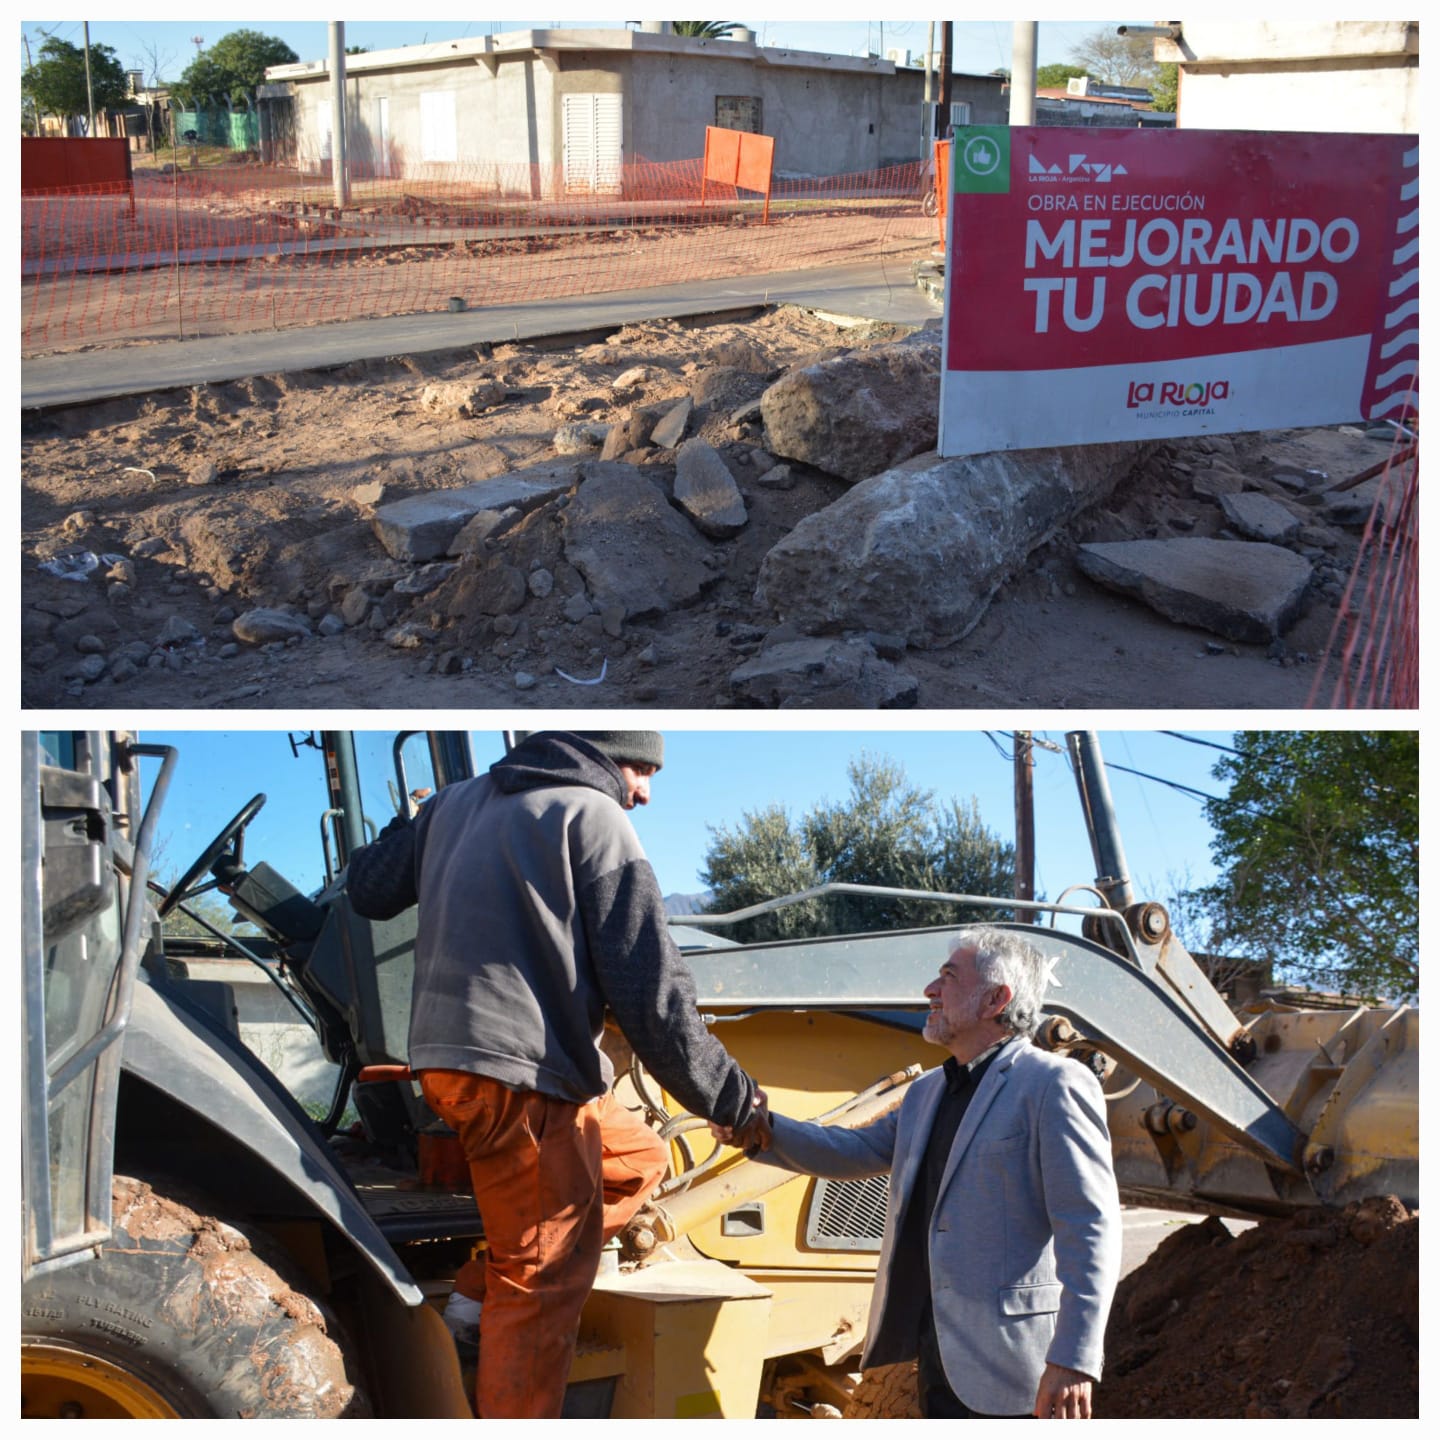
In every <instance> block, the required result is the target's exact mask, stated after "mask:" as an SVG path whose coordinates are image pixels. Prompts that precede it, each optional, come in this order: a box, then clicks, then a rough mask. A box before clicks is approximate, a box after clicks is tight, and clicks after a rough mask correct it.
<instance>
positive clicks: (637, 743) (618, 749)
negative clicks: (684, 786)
mask: <svg viewBox="0 0 1440 1440" xmlns="http://www.w3.org/2000/svg"><path fill="white" fill-rule="evenodd" d="M571 733H572V734H574V735H578V736H579V737H580V738H581V739H582V740H588V741H589V742H590V743H591V744H592V745H593V746H594V747H595V748H596V749H597V750H598V751H599V752H600V753H601V754H602V755H604V756H606V757H607V758H608V759H610V760H613V761H614V762H615V763H616V764H617V765H626V764H630V765H653V766H654V767H655V768H656V769H657V770H658V769H659V768H660V767H661V766H662V765H663V764H664V763H665V737H664V736H663V735H662V734H661V733H660V732H659V731H658V730H574V731H572V732H571Z"/></svg>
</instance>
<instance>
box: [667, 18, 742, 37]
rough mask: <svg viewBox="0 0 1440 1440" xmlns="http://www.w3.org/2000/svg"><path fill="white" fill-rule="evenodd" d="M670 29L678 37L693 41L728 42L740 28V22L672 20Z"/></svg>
mask: <svg viewBox="0 0 1440 1440" xmlns="http://www.w3.org/2000/svg"><path fill="white" fill-rule="evenodd" d="M670 28H671V30H673V31H674V32H675V34H677V35H688V36H689V37H690V38H691V39H692V40H728V39H729V38H730V36H731V35H733V34H734V33H735V32H736V30H738V29H739V28H740V22H739V21H738V20H672V21H671V22H670Z"/></svg>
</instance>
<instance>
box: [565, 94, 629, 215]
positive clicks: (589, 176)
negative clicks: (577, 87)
mask: <svg viewBox="0 0 1440 1440" xmlns="http://www.w3.org/2000/svg"><path fill="white" fill-rule="evenodd" d="M561 114H562V125H563V135H562V144H563V147H564V148H563V150H562V152H561V168H562V171H563V180H564V186H565V193H566V194H576V193H579V194H590V195H618V194H619V193H620V188H621V187H620V182H621V176H622V173H623V159H622V157H623V150H622V145H621V139H622V137H621V133H620V96H619V95H567V96H565V100H564V108H563V110H562V112H561Z"/></svg>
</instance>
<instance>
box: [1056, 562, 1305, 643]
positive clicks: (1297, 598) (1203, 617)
mask: <svg viewBox="0 0 1440 1440" xmlns="http://www.w3.org/2000/svg"><path fill="white" fill-rule="evenodd" d="M1076 560H1077V563H1078V564H1079V566H1080V569H1081V570H1082V571H1084V573H1085V574H1086V575H1088V576H1089V577H1090V578H1091V579H1092V580H1095V581H1097V582H1098V583H1099V584H1101V585H1105V586H1108V587H1109V588H1110V589H1112V590H1119V591H1121V592H1122V593H1123V594H1127V595H1134V596H1136V597H1138V598H1139V599H1141V600H1143V601H1144V602H1145V603H1146V604H1147V605H1149V606H1150V608H1151V609H1152V610H1156V611H1158V612H1159V613H1160V614H1161V615H1163V616H1165V618H1166V619H1167V620H1174V621H1175V622H1176V623H1177V624H1180V625H1197V626H1199V627H1200V628H1201V629H1203V630H1213V631H1214V632H1215V633H1216V634H1217V635H1223V636H1225V638H1226V639H1227V640H1239V641H1243V642H1245V643H1247V644H1252V645H1259V644H1263V643H1265V642H1266V641H1270V640H1276V639H1278V638H1279V637H1280V635H1281V633H1282V632H1283V631H1284V630H1286V629H1287V628H1288V627H1289V626H1290V625H1291V624H1292V623H1293V622H1294V621H1295V620H1296V619H1297V618H1298V617H1299V615H1300V612H1301V609H1302V608H1303V606H1304V601H1305V593H1306V591H1307V590H1308V588H1309V586H1310V581H1311V578H1312V576H1313V575H1314V567H1313V566H1312V565H1311V564H1310V562H1309V561H1308V560H1305V559H1303V558H1302V557H1300V556H1299V555H1296V554H1294V553H1293V552H1292V551H1290V550H1282V549H1281V548H1280V547H1279V546H1278V545H1265V544H1254V543H1251V542H1249V541H1244V540H1203V539H1183V540H1122V541H1118V542H1114V543H1110V544H1093V545H1082V546H1081V547H1080V549H1079V551H1078V553H1077V556H1076Z"/></svg>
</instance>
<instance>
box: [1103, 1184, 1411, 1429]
mask: <svg viewBox="0 0 1440 1440" xmlns="http://www.w3.org/2000/svg"><path fill="white" fill-rule="evenodd" d="M1419 1253H1420V1216H1419V1212H1418V1211H1415V1212H1413V1213H1412V1212H1410V1211H1407V1210H1406V1209H1405V1207H1404V1205H1402V1204H1401V1203H1400V1201H1399V1200H1397V1199H1396V1198H1395V1197H1394V1196H1385V1197H1381V1198H1374V1199H1369V1200H1365V1201H1363V1202H1361V1203H1360V1204H1355V1205H1349V1206H1346V1208H1345V1209H1344V1210H1341V1211H1332V1212H1325V1213H1323V1214H1320V1215H1313V1214H1311V1215H1295V1216H1291V1217H1288V1218H1286V1219H1283V1220H1266V1221H1262V1222H1261V1223H1260V1224H1259V1225H1256V1226H1255V1227H1254V1228H1252V1229H1250V1230H1247V1231H1245V1232H1244V1233H1243V1234H1241V1235H1238V1236H1234V1235H1231V1233H1230V1232H1229V1230H1227V1229H1226V1228H1225V1226H1224V1224H1223V1223H1222V1222H1221V1221H1219V1220H1217V1219H1214V1218H1213V1217H1212V1218H1211V1219H1209V1220H1206V1221H1204V1222H1203V1223H1201V1224H1196V1225H1186V1226H1183V1227H1182V1228H1181V1229H1179V1230H1177V1231H1176V1233H1175V1234H1173V1235H1172V1236H1170V1237H1169V1238H1168V1239H1167V1240H1165V1241H1164V1242H1163V1243H1162V1244H1161V1245H1160V1246H1159V1248H1158V1249H1156V1251H1155V1253H1154V1254H1153V1255H1152V1256H1151V1257H1150V1258H1149V1260H1147V1261H1146V1262H1145V1264H1144V1265H1142V1266H1141V1267H1140V1268H1139V1269H1138V1270H1136V1271H1134V1272H1133V1273H1132V1274H1130V1275H1128V1276H1127V1277H1126V1278H1125V1279H1124V1280H1123V1281H1121V1283H1120V1288H1119V1291H1118V1292H1117V1294H1116V1297H1115V1306H1114V1310H1113V1311H1112V1313H1111V1317H1110V1329H1109V1332H1108V1334H1107V1337H1106V1344H1105V1351H1106V1356H1107V1361H1106V1371H1105V1380H1104V1383H1103V1384H1102V1385H1099V1386H1097V1387H1096V1392H1095V1394H1096V1400H1095V1404H1096V1412H1097V1414H1098V1415H1099V1416H1102V1417H1110V1418H1119V1417H1128V1418H1144V1419H1149V1418H1162V1419H1181V1418H1191V1417H1202V1418H1214V1419H1224V1418H1235V1419H1240V1418H1245V1419H1269V1418H1283V1417H1297V1418H1298V1417H1312V1416H1313V1417H1322V1416H1323V1417H1342V1418H1346V1419H1361V1418H1379V1417H1385V1418H1400V1417H1414V1416H1418V1414H1419V1317H1420V1279H1419V1268H1418V1267H1419Z"/></svg>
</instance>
